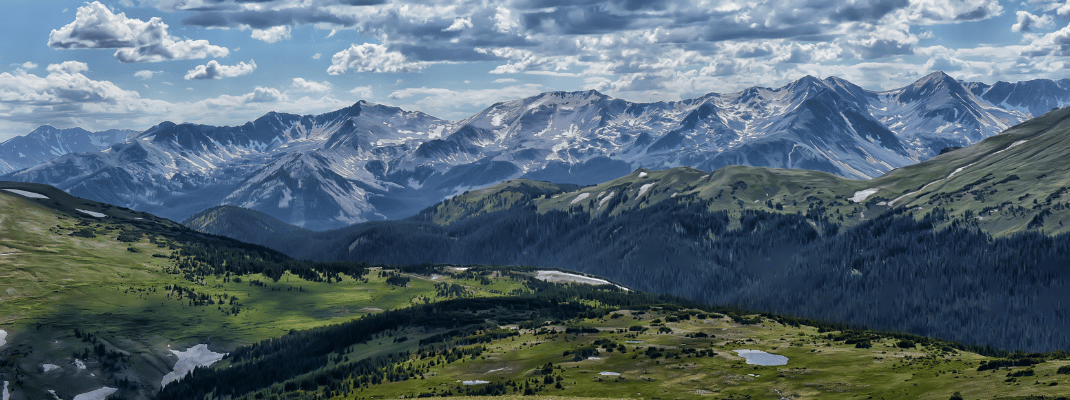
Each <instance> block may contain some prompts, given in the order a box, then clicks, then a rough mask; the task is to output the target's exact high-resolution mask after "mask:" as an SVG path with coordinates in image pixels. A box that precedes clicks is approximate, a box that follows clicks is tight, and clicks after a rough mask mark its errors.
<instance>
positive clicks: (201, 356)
mask: <svg viewBox="0 0 1070 400" xmlns="http://www.w3.org/2000/svg"><path fill="white" fill-rule="evenodd" d="M171 352H172V353H175V355H176V356H178V362H176V363H175V370H174V371H172V372H169V373H168V374H167V375H164V377H163V380H161V381H160V387H164V386H167V384H168V383H171V382H174V381H177V380H179V379H181V378H182V377H184V376H186V374H188V373H190V371H193V369H194V368H197V367H207V366H209V365H212V364H215V362H216V361H219V360H222V359H223V356H226V353H216V352H214V351H211V350H208V345H207V344H198V345H196V346H193V347H190V348H189V349H187V350H186V351H178V350H171Z"/></svg>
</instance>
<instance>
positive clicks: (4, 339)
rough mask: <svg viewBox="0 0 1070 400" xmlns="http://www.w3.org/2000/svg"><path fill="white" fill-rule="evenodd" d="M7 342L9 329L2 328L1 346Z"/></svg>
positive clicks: (0, 333) (0, 334)
mask: <svg viewBox="0 0 1070 400" xmlns="http://www.w3.org/2000/svg"><path fill="white" fill-rule="evenodd" d="M5 344H7V331H5V330H3V329H0V346H3V345H5Z"/></svg>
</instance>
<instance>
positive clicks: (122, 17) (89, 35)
mask: <svg viewBox="0 0 1070 400" xmlns="http://www.w3.org/2000/svg"><path fill="white" fill-rule="evenodd" d="M167 28H168V26H167V24H165V23H164V22H163V20H161V19H159V18H155V17H154V18H152V19H150V20H149V21H148V22H146V21H141V20H139V19H135V18H128V17H127V16H126V14H125V13H119V14H115V13H113V12H112V11H111V10H110V9H108V7H107V6H105V5H103V4H101V3H100V2H99V1H94V2H92V3H88V4H86V5H84V6H82V7H79V8H78V12H77V15H76V16H75V19H74V22H71V23H70V24H67V25H65V26H63V27H62V28H60V29H54V30H52V33H51V34H49V36H48V46H49V47H51V48H53V49H118V50H116V52H115V58H117V59H119V61H122V62H127V63H133V62H157V61H165V60H188V59H197V58H206V57H208V56H214V57H225V56H226V55H227V54H229V53H230V50H228V49H227V48H225V47H220V46H215V45H212V44H210V43H209V42H208V41H207V40H179V39H177V38H175V37H172V36H171V35H170V34H169V33H168V32H167Z"/></svg>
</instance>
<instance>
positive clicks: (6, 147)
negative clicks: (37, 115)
mask: <svg viewBox="0 0 1070 400" xmlns="http://www.w3.org/2000/svg"><path fill="white" fill-rule="evenodd" d="M136 134H137V132H136V131H132V130H123V129H112V130H107V131H102V132H90V131H87V130H85V129H82V128H70V129H56V128H53V127H51V126H48V125H44V126H41V127H39V128H37V129H34V130H33V132H30V133H28V134H26V135H24V136H16V137H13V138H11V139H8V140H6V141H4V142H3V143H0V174H6V173H9V172H12V171H17V170H20V169H23V168H29V167H32V166H34V165H37V164H40V163H43V162H46V161H50V160H53V159H55V158H56V157H59V156H62V155H64V154H70V153H83V152H87V151H100V150H104V149H106V148H108V147H109V146H111V145H113V144H116V143H119V142H122V141H125V140H126V139H129V138H130V137H132V136H134V135H136Z"/></svg>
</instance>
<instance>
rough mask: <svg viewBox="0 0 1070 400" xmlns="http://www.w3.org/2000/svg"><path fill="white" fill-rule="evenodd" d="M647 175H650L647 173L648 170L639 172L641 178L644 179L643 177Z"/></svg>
mask: <svg viewBox="0 0 1070 400" xmlns="http://www.w3.org/2000/svg"><path fill="white" fill-rule="evenodd" d="M647 175H648V174H647V173H646V172H640V173H639V178H640V179H642V178H646V177H647Z"/></svg>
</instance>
